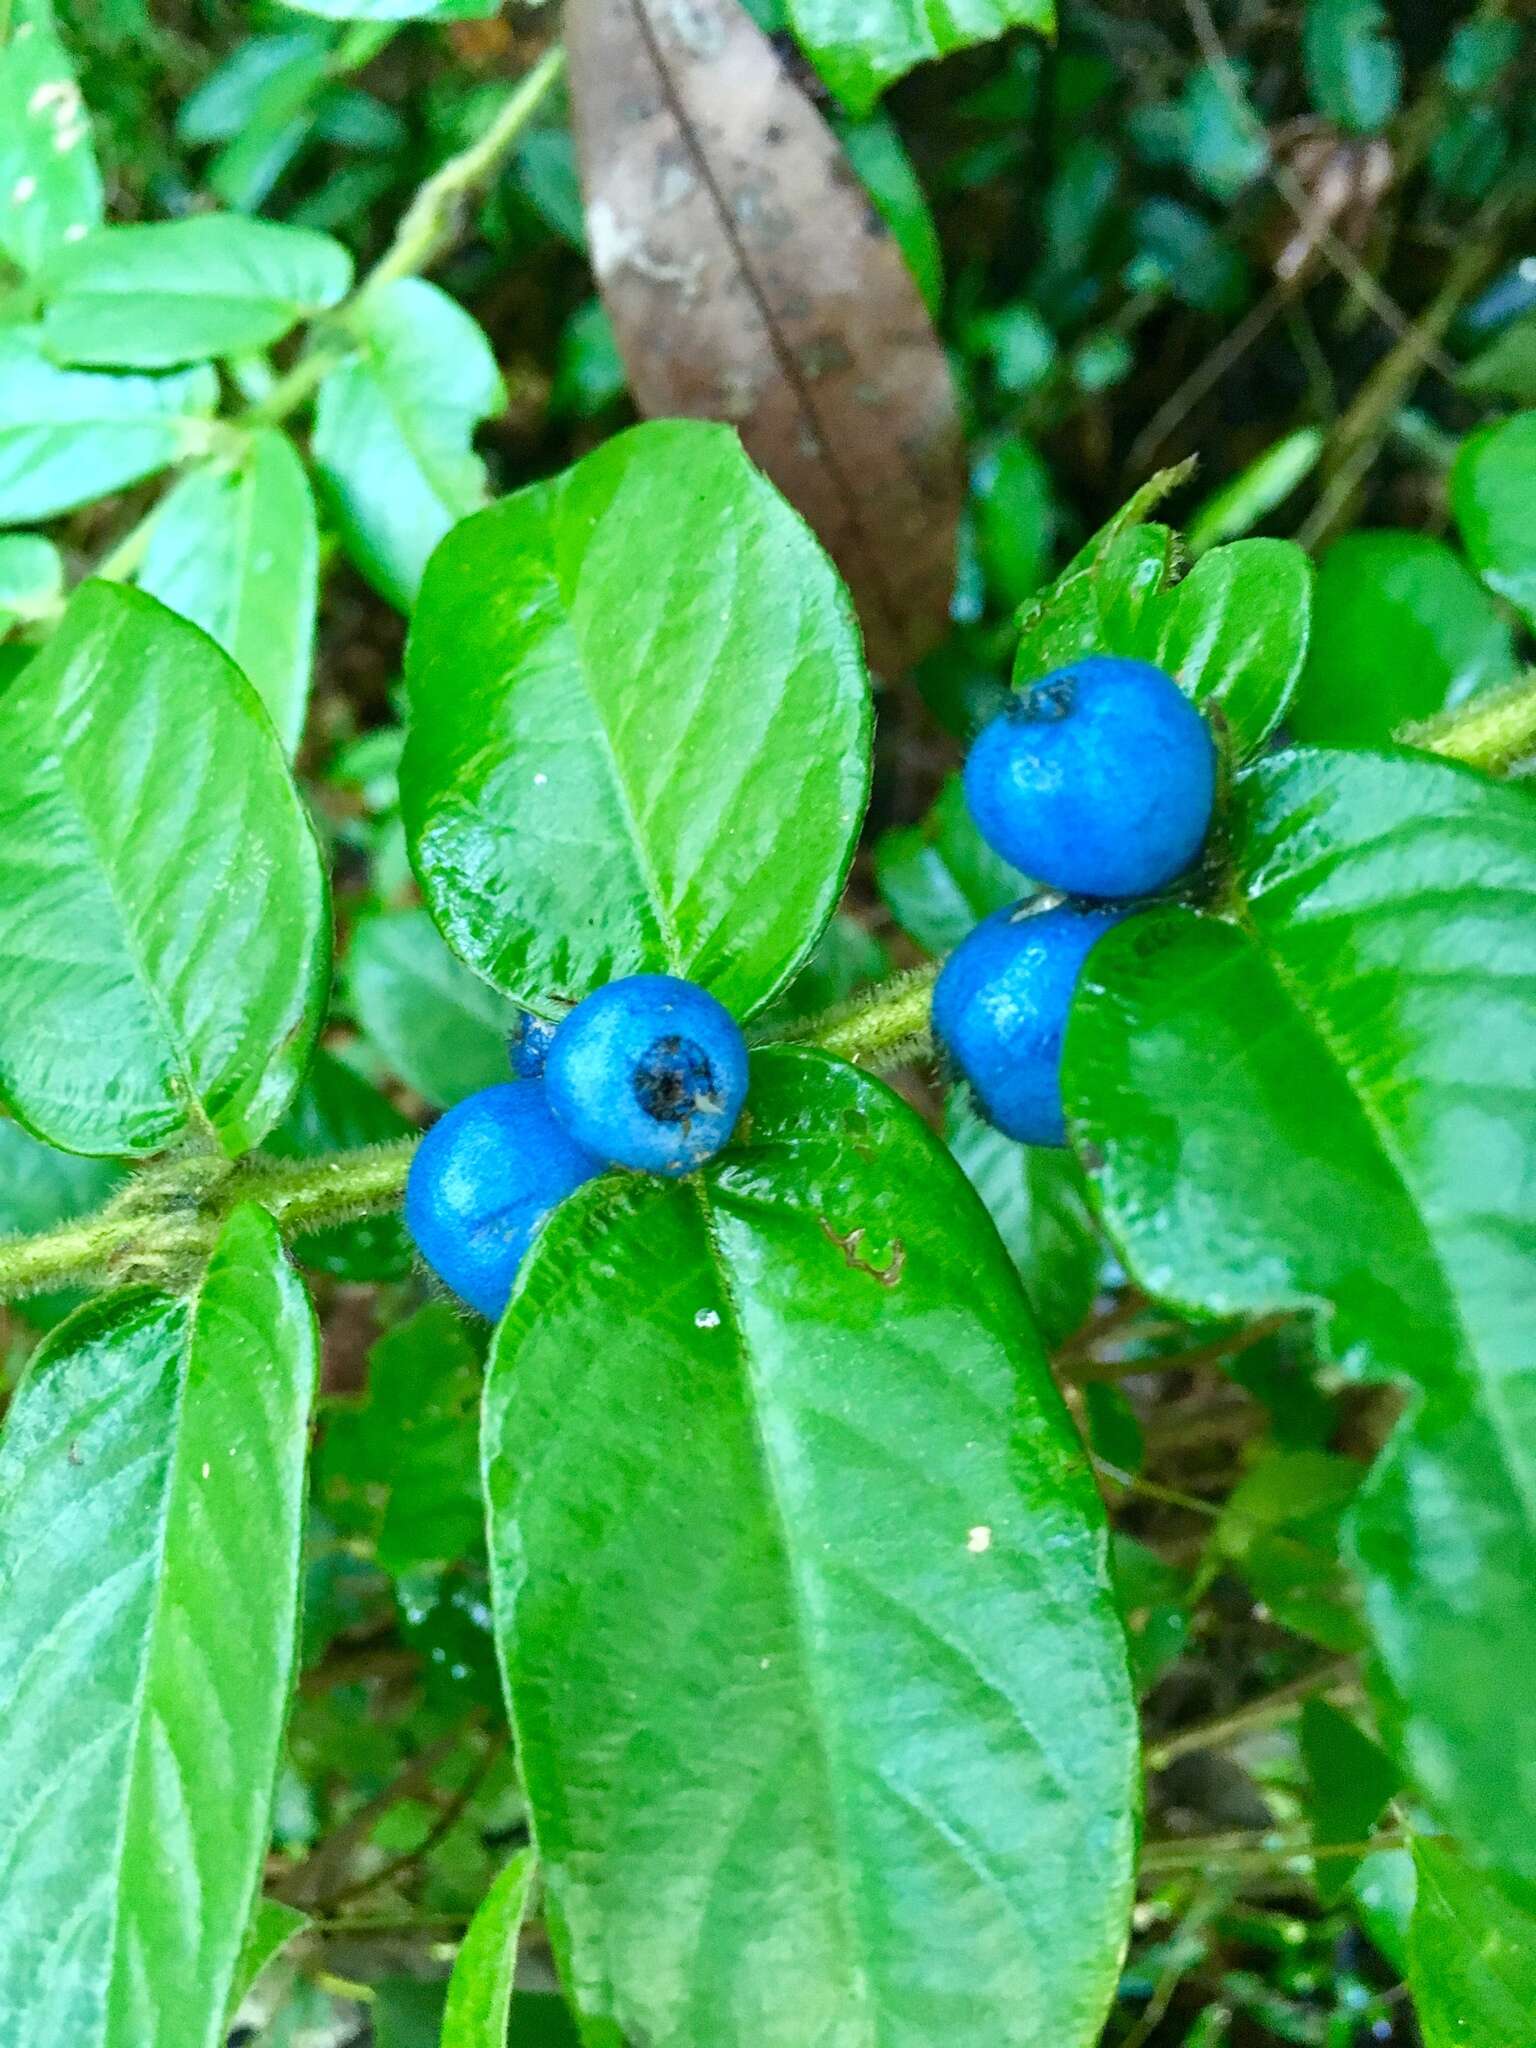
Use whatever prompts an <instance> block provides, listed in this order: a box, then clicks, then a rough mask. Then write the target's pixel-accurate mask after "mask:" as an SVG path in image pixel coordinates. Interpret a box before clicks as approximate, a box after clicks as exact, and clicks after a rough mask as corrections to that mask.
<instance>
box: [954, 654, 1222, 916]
mask: <svg viewBox="0 0 1536 2048" xmlns="http://www.w3.org/2000/svg"><path fill="white" fill-rule="evenodd" d="M965 794H966V800H967V802H968V803H969V804H970V808H971V816H972V817H973V818H974V819H975V820H976V825H977V829H978V830H979V831H980V833H981V836H982V838H983V839H985V840H986V842H987V844H988V845H989V846H990V847H992V848H993V850H994V851H995V852H997V853H1000V854H1001V855H1002V856H1003V858H1004V860H1007V861H1011V862H1012V863H1013V865H1014V866H1015V867H1016V868H1018V869H1019V870H1020V871H1021V872H1022V873H1024V874H1026V875H1028V876H1029V877H1030V878H1031V879H1032V880H1033V881H1036V882H1040V883H1043V884H1044V885H1045V886H1046V887H1047V888H1050V889H1060V890H1062V891H1063V892H1064V893H1066V894H1068V895H1074V896H1094V897H1115V896H1144V895H1146V894H1148V893H1149V892H1150V891H1151V890H1154V889H1161V888H1164V887H1166V885H1167V884H1168V883H1169V882H1171V881H1173V880H1175V879H1176V877H1178V876H1179V875H1181V874H1183V873H1184V871H1185V869H1186V868H1188V867H1189V866H1190V864H1191V863H1192V862H1193V861H1194V859H1195V858H1196V856H1197V855H1198V853H1199V851H1200V848H1201V846H1202V845H1203V844H1204V841H1205V836H1206V833H1207V832H1208V831H1209V830H1210V825H1211V812H1212V809H1213V807H1214V805H1215V801H1216V749H1215V746H1214V745H1213V743H1212V740H1211V735H1210V732H1209V730H1208V728H1207V726H1206V723H1205V720H1204V719H1203V718H1202V717H1201V715H1200V713H1199V712H1198V711H1197V710H1196V709H1195V707H1194V705H1193V704H1191V703H1190V701H1189V699H1188V698H1187V697H1186V696H1185V695H1184V693H1183V691H1182V690H1181V689H1180V688H1179V686H1178V684H1177V683H1176V682H1175V681H1174V680H1173V678H1172V676H1170V675H1167V674H1165V673H1164V671H1163V670H1162V669H1160V668H1154V667H1153V666H1152V665H1151V663H1150V662H1145V661H1122V660H1120V659H1119V658H1118V657H1117V656H1113V655H1107V654H1095V655H1090V656H1088V657H1087V658H1086V659H1084V660H1082V661H1075V662H1073V663H1072V664H1071V666H1070V667H1068V668H1061V669H1057V670H1055V672H1054V673H1053V674H1051V675H1048V676H1046V677H1044V678H1043V680H1042V681H1040V682H1038V683H1035V684H1033V685H1032V686H1031V687H1030V688H1029V689H1027V690H1021V691H1019V692H1018V693H1017V695H1016V696H1014V697H1013V698H1012V699H1011V701H1010V702H1009V703H1008V704H1007V705H1006V706H1005V708H1004V709H1003V710H1002V711H1000V712H999V713H998V715H997V717H996V718H994V719H993V720H992V722H991V724H990V725H988V726H986V727H985V728H984V729H983V731H982V732H981V734H980V736H979V737H978V739H977V741H976V744H975V745H974V746H973V747H972V749H971V753H970V758H969V759H968V760H967V762H966V764H965Z"/></svg>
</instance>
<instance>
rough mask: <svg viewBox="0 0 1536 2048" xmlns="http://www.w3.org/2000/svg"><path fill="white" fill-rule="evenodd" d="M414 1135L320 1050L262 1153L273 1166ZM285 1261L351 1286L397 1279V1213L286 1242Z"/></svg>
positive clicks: (401, 1265)
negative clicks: (289, 1253) (289, 1250)
mask: <svg viewBox="0 0 1536 2048" xmlns="http://www.w3.org/2000/svg"><path fill="white" fill-rule="evenodd" d="M414 1128H415V1127H414V1125H412V1124H411V1123H409V1122H408V1121H407V1120H406V1118H405V1117H403V1116H402V1115H401V1114H400V1112H399V1110H398V1109H396V1108H395V1106H394V1104H393V1103H392V1102H390V1101H389V1100H388V1099H387V1098H386V1097H385V1096H383V1095H381V1094H380V1093H379V1091H378V1089H377V1088H373V1087H370V1086H369V1084H368V1083H367V1082H366V1081H365V1080H363V1079H362V1077H361V1076H360V1075H358V1074H354V1073H353V1071H352V1069H351V1068H350V1067H349V1066H346V1065H345V1064H344V1063H343V1062H342V1061H341V1060H339V1059H337V1057H336V1056H335V1054H334V1053H329V1052H327V1051H325V1050H324V1048H323V1047H322V1048H321V1049H320V1050H319V1051H318V1052H317V1053H316V1054H315V1057H314V1059H313V1061H312V1062H311V1063H310V1068H309V1072H308V1073H307V1074H306V1075H305V1076H304V1079H303V1081H302V1082H301V1083H300V1085H299V1092H298V1094H297V1095H295V1097H294V1098H293V1101H292V1102H291V1103H290V1105H289V1108H288V1114H287V1115H286V1116H285V1117H284V1118H283V1120H282V1122H281V1123H280V1124H279V1125H278V1126H277V1128H276V1130H274V1131H272V1132H271V1133H270V1134H269V1135H268V1137H267V1139H266V1143H265V1145H264V1146H263V1150H264V1151H267V1152H269V1153H271V1154H272V1156H273V1157H274V1158H276V1159H323V1158H325V1157H326V1155H327V1154H329V1153H332V1152H349V1151H352V1150H353V1149H354V1148H356V1147H358V1146H362V1145H385V1144H388V1143H390V1142H391V1141H392V1140H393V1139H396V1138H404V1137H407V1136H409V1134H410V1133H411V1131H412V1130H413V1129H414ZM293 1256H294V1258H295V1260H296V1261H297V1262H298V1264H299V1265H300V1266H303V1267H306V1268H308V1270H309V1271H311V1272H315V1273H331V1274H334V1275H335V1276H336V1278H337V1279H339V1280H350V1281H353V1282H356V1283H362V1282H367V1281H379V1280H403V1279H404V1278H405V1276H406V1274H407V1273H409V1271H410V1269H411V1247H410V1240H409V1239H408V1238H407V1236H406V1234H405V1223H404V1220H403V1218H402V1217H400V1216H399V1215H398V1214H391V1215H386V1216H363V1217H360V1218H359V1219H358V1220H357V1222H355V1223H337V1224H334V1225H332V1226H331V1227H330V1228H329V1229H327V1230H311V1231H307V1232H306V1233H305V1234H304V1235H303V1236H302V1237H298V1238H295V1239H294V1243H293Z"/></svg>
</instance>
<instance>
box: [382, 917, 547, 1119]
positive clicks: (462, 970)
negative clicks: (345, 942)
mask: <svg viewBox="0 0 1536 2048" xmlns="http://www.w3.org/2000/svg"><path fill="white" fill-rule="evenodd" d="M346 985H347V997H348V1000H349V1002H350V1004H351V1006H352V1012H353V1015H354V1016H355V1017H356V1018H357V1021H358V1023H359V1024H360V1025H361V1027H362V1029H363V1032H364V1034H365V1035H366V1037H367V1039H368V1042H369V1044H370V1045H371V1046H372V1047H373V1049H374V1050H375V1051H376V1052H377V1053H378V1054H379V1056H380V1058H381V1059H382V1060H383V1061H384V1063H385V1064H386V1066H388V1067H389V1068H390V1069H391V1071H392V1072H394V1073H396V1074H398V1075H399V1076H400V1079H401V1080H402V1081H404V1082H405V1083H406V1084H407V1085H408V1086H409V1087H411V1088H414V1089H415V1091H416V1093H417V1094H418V1095H420V1096H422V1097H423V1098H424V1099H425V1100H426V1101H428V1102H430V1103H431V1104H432V1105H433V1107H434V1108H436V1109H451V1108H452V1106H453V1105H454V1103H456V1102H462V1101H463V1099H464V1097H465V1096H466V1095H473V1094H474V1092H475V1090H476V1089H477V1088H489V1087H490V1086H491V1085H492V1084H493V1083H494V1082H496V1081H506V1080H510V1079H511V1075H510V1073H509V1071H508V1067H507V1036H508V1033H509V1032H510V1031H511V1029H512V1026H513V1024H514V1022H515V1021H516V1017H517V1008H516V1005H515V1004H513V1003H510V1002H509V1001H508V1000H507V998H506V997H505V996H500V995H498V994H497V993H496V991H495V989H493V988H487V987H486V985H485V983H484V982H483V981H481V980H480V979H479V977H478V976H477V975H473V974H471V973H470V971H469V969H468V968H467V967H461V966H460V965H459V963H458V961H457V960H455V959H454V957H453V955H452V954H451V953H450V952H449V950H448V948H447V947H446V946H445V945H444V944H443V942H442V940H441V939H440V938H439V937H438V935H437V930H436V928H435V926H434V925H433V923H432V920H431V918H430V917H428V916H427V913H426V912H425V911H424V910H402V911H394V912H390V913H389V914H388V915H386V916H383V917H371V918H369V919H368V921H367V922H366V923H365V924H361V925H359V926H358V928H357V931H356V932H355V933H354V935H353V939H352V946H351V950H350V952H349V953H348V955H347V983H346Z"/></svg>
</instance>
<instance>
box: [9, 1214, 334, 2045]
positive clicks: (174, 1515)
mask: <svg viewBox="0 0 1536 2048" xmlns="http://www.w3.org/2000/svg"><path fill="white" fill-rule="evenodd" d="M316 1352H317V1343H316V1333H315V1328H314V1321H313V1317H312V1315H311V1313H310V1308H309V1304H308V1302H307V1300H306V1299H305V1296H304V1291H303V1289H302V1287H301V1286H300V1285H299V1282H298V1281H297V1279H296V1278H295V1277H294V1275H293V1273H292V1272H291V1271H290V1270H289V1268H288V1267H287V1265H286V1264H285V1263H284V1260H283V1256H282V1250H281V1246H280V1244H279V1241H278V1236H277V1230H276V1228H275V1226H274V1225H273V1223H272V1221H271V1219H270V1218H269V1217H267V1216H266V1215H265V1214H263V1213H262V1211H260V1210H259V1209H253V1208H242V1209H238V1210H237V1211H236V1212H235V1214H234V1215H233V1216H232V1217H231V1219H230V1221H229V1223H228V1225H227V1226H226V1228H225V1231H224V1234H223V1237H222V1238H221V1240H220V1242H219V1246H218V1249H217V1250H216V1252H215V1254H214V1257H213V1260H212V1262H211V1264H210V1265H209V1267H208V1270H207V1273H206V1275H205V1276H204V1278H203V1281H202V1284H201V1286H200V1287H199V1288H198V1290H197V1293H196V1294H195V1295H194V1296H193V1297H192V1299H191V1300H182V1299H179V1298H172V1297H170V1296H167V1295H163V1294H158V1293H153V1292H151V1291H150V1290H148V1289H146V1288H137V1289H134V1290H133V1291H131V1292H129V1293H126V1294H118V1295H113V1296H111V1297H109V1298H107V1299H106V1300H104V1301H101V1302H99V1303H96V1304H93V1305H92V1306H91V1307H90V1308H87V1309H83V1310H81V1312H80V1313H79V1314H78V1315H75V1316H73V1317H71V1319H70V1320H69V1322H67V1323H66V1324H64V1325H63V1326H62V1328H60V1329H59V1330H58V1331H56V1332H55V1334H54V1335H53V1336H52V1337H51V1338H50V1339H49V1340H48V1341H47V1343H46V1344H45V1345H44V1346H43V1348H42V1350H41V1351H40V1352H39V1353H38V1355H37V1357H36V1359H35V1361H34V1363H33V1366H32V1369H31V1371H30V1373H29V1374H28V1376H27V1378H26V1380H25V1382H24V1383H23V1386H22V1389H21V1392H20V1394H19V1395H18V1396H17V1399H16V1403H15V1406H14V1408H13V1409H12V1412H11V1416H10V1420H9V1423H8V1426H7V1429H6V1434H5V1438H4V1443H3V1446H0V1668H3V1669H4V1670H5V1672H6V1673H7V1677H8V1682H9V1696H8V1701H7V1707H8V1711H7V1713H6V1716H5V1719H4V1723H3V1726H0V1840H3V1841H4V1842H5V1843H6V1845H7V1867H6V1873H5V1883H4V1885H3V1886H0V1952H3V1953H4V1955H5V1958H6V1968H5V1971H4V1973H3V1976H0V2037H3V2038H4V2039H5V2040H7V2041H15V2042H18V2043H20V2042H23V2041H25V2042H34V2041H35V2042H44V2041H58V2042H65V2041H67V2042H69V2044H70V2048H145V2044H146V2043H149V2042H157V2043H158V2042H170V2041H175V2042H176V2043H178V2048H180V2044H185V2048H213V2044H215V2043H216V2042H221V2041H222V2040H223V2038H224V2015H225V2011H226V2009H227V2003H228V1999H229V1994H230V1990H231V1988H232V1986H233V1983H234V1979H235V1974H236V1970H237V1967H238V1964H239V1959H240V1954H241V1947H242V1940H243V1936H244V1932H245V1928H246V1924H247V1920H248V1918H249V1915H250V1911H251V1906H252V1903H253V1900H254V1898H255V1894H256V1888H257V1883H258V1879H259V1877H260V1872H261V1865H262V1860H263V1858H264V1856H265V1853H266V1848H267V1840H268V1823H269V1815H270V1809H271V1802H272V1788H273V1782H274V1779H275V1776H276V1770H277V1762H278V1753H279V1748H280V1743H281V1737H282V1729H283V1717H284V1713H285V1711H286V1708H287V1703H288V1690H289V1685H290V1682H291V1679H292V1675H293V1663H294V1644H295V1640H296V1631H297V1625H298V1581H299V1548H300V1536H301V1529H302V1521H303V1512H304V1455H305V1449H306V1443H307V1425H308V1415H309V1407H310V1401H311V1398H312V1395H313V1389H314V1382H315V1368H316Z"/></svg>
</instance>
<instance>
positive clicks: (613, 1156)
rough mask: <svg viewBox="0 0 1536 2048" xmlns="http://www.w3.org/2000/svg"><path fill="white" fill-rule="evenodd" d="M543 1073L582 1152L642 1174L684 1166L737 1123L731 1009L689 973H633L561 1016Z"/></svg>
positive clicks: (741, 1068)
mask: <svg viewBox="0 0 1536 2048" xmlns="http://www.w3.org/2000/svg"><path fill="white" fill-rule="evenodd" d="M544 1079H545V1086H546V1087H547V1088H548V1090H549V1101H550V1107H551V1108H552V1109H553V1110H554V1112H555V1115H556V1116H557V1117H559V1119H560V1121H561V1122H562V1123H563V1124H564V1125H565V1127H566V1129H567V1130H568V1131H569V1132H570V1134H571V1136H572V1137H573V1138H574V1139H575V1140H576V1142H577V1143H578V1144H579V1145H582V1146H584V1147H585V1148H586V1149H587V1151H589V1152H595V1153H596V1154H597V1156H598V1158H600V1159H607V1160H610V1161H612V1162H613V1164H614V1165H616V1166H633V1167H637V1168H639V1169H640V1170H641V1171H643V1172H646V1173H660V1174H667V1175H676V1174H682V1173H691V1172H692V1171H693V1169H694V1168H695V1167H696V1166H702V1165H703V1163H704V1161H705V1160H706V1159H708V1158H710V1157H711V1156H712V1155H713V1154H714V1153H716V1152H718V1151H719V1150H720V1148H721V1146H722V1145H724V1144H725V1143H726V1141H727V1140H728V1139H729V1137H730V1135H731V1132H732V1131H733V1130H734V1129H735V1128H736V1120H737V1118H738V1117H739V1116H740V1115H741V1110H742V1105H743V1103H744V1102H745V1101H746V1099H747V1046H746V1041H745V1039H744V1038H743V1037H742V1035H741V1029H740V1026H739V1025H738V1024H737V1023H736V1020H735V1019H734V1018H733V1017H732V1016H731V1014H730V1012H729V1011H728V1010H726V1009H724V1008H722V1006H721V1005H720V1004H719V1003H717V1002H716V1001H715V999H714V997H713V996H711V995H706V994H705V992H704V990H703V989H701V988H696V987H695V986H694V984H693V983H692V982H691V981H679V980H677V979H675V978H674V977H673V976H672V975H670V974H632V975H630V976H629V977H628V978H627V979H625V980H623V981H611V982H609V984H608V986H607V987H606V988H600V989H598V990H597V991H596V993H595V994H593V995H590V996H588V997H587V999H586V1001H585V1002H582V1003H578V1004H577V1006H576V1008H575V1009H574V1010H572V1012H571V1014H570V1015H569V1016H568V1017H567V1018H565V1019H564V1020H563V1021H562V1022H561V1024H560V1025H559V1027H558V1029H557V1030H556V1032H555V1036H554V1042H553V1044H552V1045H551V1046H550V1049H549V1063H548V1066H547V1067H546V1069H545V1077H544Z"/></svg>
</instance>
